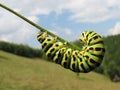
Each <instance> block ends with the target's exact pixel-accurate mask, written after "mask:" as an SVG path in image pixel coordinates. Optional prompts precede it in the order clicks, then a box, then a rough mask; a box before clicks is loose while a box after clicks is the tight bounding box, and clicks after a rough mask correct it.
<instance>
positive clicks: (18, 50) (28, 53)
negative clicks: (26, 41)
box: [0, 41, 43, 58]
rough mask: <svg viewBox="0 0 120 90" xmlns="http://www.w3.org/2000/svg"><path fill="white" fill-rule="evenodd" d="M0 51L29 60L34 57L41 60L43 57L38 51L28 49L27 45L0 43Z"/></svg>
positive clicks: (40, 51)
mask: <svg viewBox="0 0 120 90" xmlns="http://www.w3.org/2000/svg"><path fill="white" fill-rule="evenodd" d="M0 50H3V51H6V52H10V53H13V54H16V55H20V56H24V57H30V58H34V57H40V58H41V57H42V55H43V52H42V50H40V49H34V48H31V47H29V46H28V45H23V44H15V43H10V42H5V41H0Z"/></svg>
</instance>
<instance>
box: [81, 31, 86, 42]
mask: <svg viewBox="0 0 120 90" xmlns="http://www.w3.org/2000/svg"><path fill="white" fill-rule="evenodd" d="M79 40H80V43H86V32H82V33H81V36H80V38H79Z"/></svg>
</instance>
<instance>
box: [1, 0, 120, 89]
mask: <svg viewBox="0 0 120 90" xmlns="http://www.w3.org/2000/svg"><path fill="white" fill-rule="evenodd" d="M0 3H1V4H4V5H6V6H8V7H10V8H11V9H13V10H15V11H16V12H18V13H20V14H22V15H23V16H25V17H27V18H28V19H30V20H31V21H33V22H35V23H37V24H38V25H40V26H41V27H43V28H45V29H47V30H49V31H51V32H53V33H54V34H56V35H58V36H60V37H62V38H64V39H65V40H67V41H70V42H72V43H74V44H76V45H78V46H80V47H81V45H80V44H79V41H78V38H79V37H80V33H81V32H83V31H85V30H94V31H95V32H97V33H98V34H100V35H101V36H102V37H103V39H104V43H105V48H106V53H105V57H104V60H103V63H102V65H101V66H100V67H98V68H97V69H95V70H94V71H92V72H90V73H88V74H81V73H80V74H76V73H73V72H71V71H69V70H66V69H64V68H62V67H59V66H58V65H56V64H55V65H54V63H48V62H46V61H47V60H48V58H47V57H46V56H45V54H44V53H43V52H42V50H41V45H40V44H39V42H38V41H37V39H36V35H37V33H38V32H39V30H38V29H36V28H35V27H33V26H31V25H30V24H28V23H26V22H25V21H24V20H22V19H20V18H19V17H17V16H15V15H13V14H12V13H10V12H8V11H6V10H5V9H3V8H1V7H0V67H1V68H0V89H2V90H7V89H8V88H9V90H60V89H62V90H66V89H69V90H80V89H82V90H105V89H106V90H108V89H109V90H113V88H114V89H116V90H119V88H120V57H119V54H120V46H119V45H120V40H119V38H120V12H119V11H120V1H119V0H97V1H96V0H69V1H68V0H57V1H56V0H20V1H18V0H10V1H7V0H0ZM116 82H117V83H116ZM13 84H14V85H13ZM96 86H97V87H96Z"/></svg>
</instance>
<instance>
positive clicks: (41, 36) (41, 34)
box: [37, 32, 47, 41]
mask: <svg viewBox="0 0 120 90" xmlns="http://www.w3.org/2000/svg"><path fill="white" fill-rule="evenodd" d="M46 37H47V32H39V33H38V35H37V39H38V41H42V40H43V39H45V38H46Z"/></svg>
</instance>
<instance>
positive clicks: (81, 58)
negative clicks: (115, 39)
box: [37, 31, 105, 73]
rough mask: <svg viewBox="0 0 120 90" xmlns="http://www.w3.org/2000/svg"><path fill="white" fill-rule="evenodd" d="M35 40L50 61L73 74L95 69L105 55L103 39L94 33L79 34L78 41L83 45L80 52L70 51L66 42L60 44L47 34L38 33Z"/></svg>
mask: <svg viewBox="0 0 120 90" xmlns="http://www.w3.org/2000/svg"><path fill="white" fill-rule="evenodd" d="M37 40H38V41H39V42H40V43H41V46H42V49H43V51H44V52H45V54H46V55H47V56H48V57H49V58H50V60H52V61H53V62H55V63H57V64H60V65H61V66H63V67H64V68H66V69H70V70H72V71H74V72H83V73H87V72H90V71H91V70H93V69H95V68H96V67H98V66H99V65H100V64H101V62H102V60H103V57H104V53H105V48H104V43H103V39H102V37H101V36H100V35H99V34H97V33H96V32H94V31H84V32H82V33H81V37H80V38H79V40H80V42H81V43H83V44H84V46H83V48H82V50H81V51H79V50H74V49H72V48H71V47H69V46H67V42H64V43H63V42H60V41H59V40H57V37H51V36H50V35H48V34H47V32H42V31H41V32H40V33H38V35H37Z"/></svg>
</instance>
